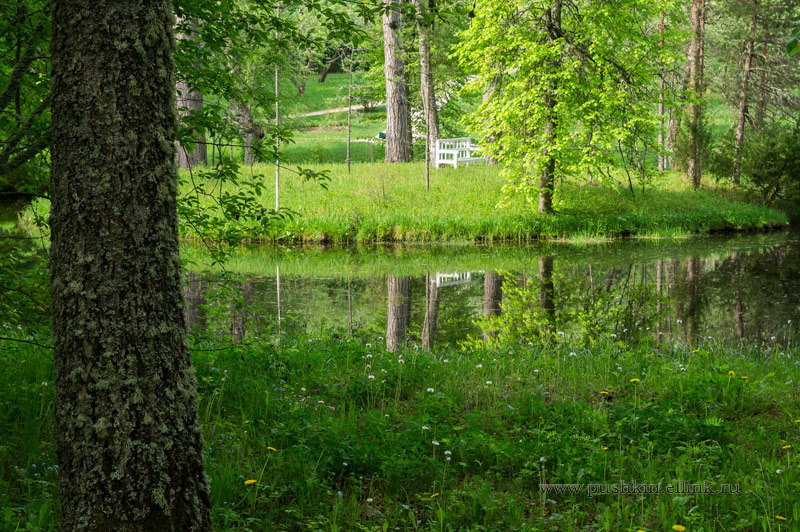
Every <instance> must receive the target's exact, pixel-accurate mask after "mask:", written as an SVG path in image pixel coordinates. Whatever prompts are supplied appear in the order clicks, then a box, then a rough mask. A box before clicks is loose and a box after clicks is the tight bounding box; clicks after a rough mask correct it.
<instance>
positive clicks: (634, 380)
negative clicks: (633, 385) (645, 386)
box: [631, 379, 639, 382]
mask: <svg viewBox="0 0 800 532" xmlns="http://www.w3.org/2000/svg"><path fill="white" fill-rule="evenodd" d="M631 382H639V379H631Z"/></svg>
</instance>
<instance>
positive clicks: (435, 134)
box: [414, 0, 439, 160]
mask: <svg viewBox="0 0 800 532" xmlns="http://www.w3.org/2000/svg"><path fill="white" fill-rule="evenodd" d="M414 4H415V5H416V7H417V17H418V18H419V69H420V95H421V97H422V107H423V111H424V113H425V128H426V131H427V145H428V160H433V159H434V157H435V156H436V141H437V140H439V110H438V109H437V107H436V91H435V90H434V86H433V68H432V65H431V30H432V29H433V23H432V22H431V23H430V24H429V23H427V22H426V21H425V18H424V17H425V14H426V13H425V9H424V7H423V5H422V0H414Z"/></svg>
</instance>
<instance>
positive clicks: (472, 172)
mask: <svg viewBox="0 0 800 532" xmlns="http://www.w3.org/2000/svg"><path fill="white" fill-rule="evenodd" d="M304 167H306V168H310V169H312V170H316V171H325V172H327V173H328V175H329V176H330V181H329V182H327V183H326V184H327V190H326V189H324V188H323V187H322V186H320V184H318V183H316V182H314V181H306V180H304V179H301V178H299V177H298V176H297V175H294V174H291V173H289V172H284V177H283V180H282V185H281V206H282V207H285V208H288V209H291V210H292V211H294V212H295V216H294V217H293V218H292V219H290V220H286V221H282V222H280V223H274V224H271V225H269V226H268V227H266V229H264V228H263V227H262V226H260V225H257V224H254V225H253V226H251V228H250V230H249V232H250V236H251V240H254V241H288V242H325V243H366V242H452V241H461V242H465V241H469V242H472V241H485V242H495V241H502V240H510V241H525V240H534V239H564V238H569V239H573V240H591V239H597V238H609V237H625V236H658V237H661V236H669V237H674V236H686V235H691V234H697V233H707V232H723V231H741V230H764V229H768V228H776V227H785V226H786V224H787V217H786V215H785V214H783V213H781V212H778V211H776V210H774V209H770V208H768V207H764V206H761V205H757V204H755V203H753V202H752V200H753V198H752V197H749V196H748V195H747V194H746V193H743V192H741V191H734V190H731V189H728V188H726V187H725V186H724V185H719V186H717V185H713V184H709V185H708V186H706V187H704V189H703V190H700V191H694V190H692V189H691V187H690V185H689V184H687V183H686V181H685V178H681V177H679V176H678V175H677V174H670V175H667V176H664V177H663V178H661V180H660V181H659V182H657V183H656V184H654V185H652V186H650V187H647V188H645V189H644V190H642V189H639V190H637V191H636V193H635V195H633V194H631V192H630V191H629V190H628V189H627V187H623V186H621V185H620V184H614V183H604V184H603V185H602V186H601V185H600V184H599V183H591V184H590V183H588V182H585V181H580V182H579V181H571V182H564V183H562V184H560V185H559V188H558V192H557V195H556V201H555V209H556V211H557V212H556V214H555V215H545V216H542V215H538V214H536V210H535V205H533V203H532V202H529V201H527V200H525V199H524V198H518V199H516V200H509V199H507V198H506V196H505V195H504V193H503V186H504V185H505V184H506V183H507V181H506V178H505V177H504V176H503V175H502V173H501V170H500V169H499V168H497V167H494V166H485V165H483V164H482V163H478V164H476V165H473V166H471V167H469V168H459V169H452V168H446V169H444V168H443V169H438V170H431V177H430V190H428V191H426V190H425V178H424V163H408V164H384V163H375V164H369V163H357V164H353V166H352V170H351V172H350V173H349V174H348V173H347V171H346V167H345V165H343V164H324V165H314V164H311V165H304ZM243 172H247V173H248V175H254V176H256V177H255V179H256V180H261V179H262V178H263V183H264V186H265V190H264V191H263V193H262V195H261V203H262V205H263V206H264V207H266V208H270V207H272V206H273V205H274V201H275V200H274V189H273V187H272V186H270V183H272V182H273V181H272V180H274V169H273V167H272V166H271V165H268V164H256V165H253V166H252V167H249V166H248V167H246V168H245V169H243ZM211 186H213V184H209V187H211ZM190 187H191V185H190V181H189V180H186V182H185V184H184V188H183V192H184V193H187V194H188V193H190V192H191V188H190ZM215 190H217V189H215ZM226 191H227V192H231V193H235V192H236V191H237V189H236V188H235V187H233V186H229V185H223V186H222V187H220V188H219V192H220V193H222V192H226ZM185 229H186V228H185Z"/></svg>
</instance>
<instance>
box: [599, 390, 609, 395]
mask: <svg viewBox="0 0 800 532" xmlns="http://www.w3.org/2000/svg"><path fill="white" fill-rule="evenodd" d="M600 395H608V392H607V391H605V390H603V391H602V392H600Z"/></svg>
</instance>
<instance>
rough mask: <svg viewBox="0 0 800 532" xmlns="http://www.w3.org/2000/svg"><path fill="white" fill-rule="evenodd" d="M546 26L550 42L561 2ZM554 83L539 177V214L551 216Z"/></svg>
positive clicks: (549, 93) (558, 23)
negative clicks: (549, 28) (549, 27)
mask: <svg viewBox="0 0 800 532" xmlns="http://www.w3.org/2000/svg"><path fill="white" fill-rule="evenodd" d="M547 18H548V22H547V23H548V25H552V30H551V31H550V40H551V41H552V40H555V39H556V34H557V31H558V30H560V29H561V0H555V1H554V2H553V3H552V6H551V7H550V9H549V11H548V14H547ZM551 66H552V69H553V71H557V70H558V69H559V68H560V65H559V64H558V62H555V61H554V62H553V63H552V65H551ZM557 90H558V87H556V81H555V80H554V79H553V80H551V81H550V87H549V88H548V90H547V94H545V96H544V99H545V100H544V105H545V109H546V110H547V111H546V115H545V117H544V139H545V146H544V148H543V149H542V152H543V153H542V168H541V169H540V175H539V214H552V213H553V189H554V188H555V184H556V177H555V173H556V159H555V157H554V156H553V155H552V153H551V146H550V145H551V144H554V143H555V142H556V134H557V133H556V129H557V127H558V123H557V122H556V116H555V109H556V104H557V101H556V92H557Z"/></svg>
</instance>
